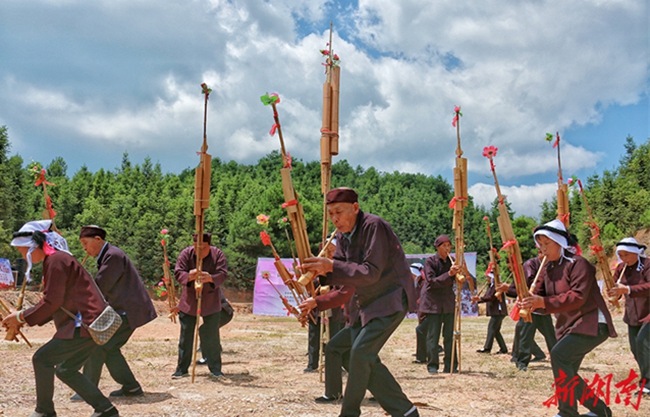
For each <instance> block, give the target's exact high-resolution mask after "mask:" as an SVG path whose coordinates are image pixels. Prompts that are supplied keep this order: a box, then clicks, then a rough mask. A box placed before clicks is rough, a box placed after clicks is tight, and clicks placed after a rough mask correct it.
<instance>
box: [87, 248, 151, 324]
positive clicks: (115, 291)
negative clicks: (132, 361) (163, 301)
mask: <svg viewBox="0 0 650 417" xmlns="http://www.w3.org/2000/svg"><path fill="white" fill-rule="evenodd" d="M97 268H98V270H97V275H95V282H97V285H99V289H100V290H102V293H103V294H104V297H106V300H107V301H108V303H109V304H110V305H111V307H113V308H114V309H115V311H117V312H118V313H119V314H122V313H126V318H127V319H128V320H129V326H130V327H131V328H132V329H137V328H138V327H140V326H144V325H145V324H147V323H149V322H150V321H152V320H154V319H155V318H156V309H155V308H154V306H153V303H152V302H151V297H149V293H147V289H146V288H145V286H144V284H143V283H142V279H141V278H140V275H139V274H138V271H136V269H135V266H134V265H133V263H132V262H131V260H130V259H129V257H128V256H126V253H124V252H123V251H122V249H120V248H118V247H117V246H113V245H111V244H109V243H107V244H106V247H105V249H103V250H102V252H101V253H100V254H99V257H98V258H97Z"/></svg>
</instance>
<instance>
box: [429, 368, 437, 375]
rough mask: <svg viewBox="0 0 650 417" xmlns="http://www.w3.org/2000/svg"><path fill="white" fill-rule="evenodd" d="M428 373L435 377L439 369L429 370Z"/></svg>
mask: <svg viewBox="0 0 650 417" xmlns="http://www.w3.org/2000/svg"><path fill="white" fill-rule="evenodd" d="M427 371H428V372H429V374H431V375H434V374H437V373H438V368H428V369H427Z"/></svg>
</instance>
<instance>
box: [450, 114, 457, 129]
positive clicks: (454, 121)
mask: <svg viewBox="0 0 650 417" xmlns="http://www.w3.org/2000/svg"><path fill="white" fill-rule="evenodd" d="M456 123H458V113H456V115H455V116H454V120H452V121H451V125H452V126H453V127H456Z"/></svg>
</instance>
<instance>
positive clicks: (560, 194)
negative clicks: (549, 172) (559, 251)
mask: <svg viewBox="0 0 650 417" xmlns="http://www.w3.org/2000/svg"><path fill="white" fill-rule="evenodd" d="M546 140H547V141H548V142H552V141H553V135H552V134H551V133H547V134H546ZM553 147H554V148H557V219H558V220H560V221H561V222H562V223H564V227H566V230H569V226H570V219H569V217H570V212H569V192H568V184H567V183H565V182H564V178H563V177H562V159H561V158H560V133H558V132H555V142H553Z"/></svg>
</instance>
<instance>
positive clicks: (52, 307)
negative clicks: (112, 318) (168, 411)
mask: <svg viewBox="0 0 650 417" xmlns="http://www.w3.org/2000/svg"><path fill="white" fill-rule="evenodd" d="M51 226H52V220H40V221H33V222H29V223H27V224H25V225H24V226H23V227H21V228H20V230H19V231H18V232H16V233H14V239H13V240H12V241H11V246H15V247H16V248H17V249H18V250H19V251H20V253H21V254H22V255H23V258H25V259H26V260H27V272H26V276H29V271H30V269H31V268H32V263H39V262H43V299H42V300H41V301H39V302H38V304H36V305H35V306H34V307H31V308H28V309H26V310H20V311H17V312H15V313H12V314H10V315H9V316H7V317H5V319H4V320H3V321H2V325H3V326H5V327H8V328H15V327H20V326H22V325H23V324H25V323H27V324H29V325H30V326H35V325H39V326H42V325H44V324H45V323H48V322H49V321H50V320H53V321H54V326H55V327H56V333H55V334H54V337H53V338H52V340H50V341H49V342H47V343H46V344H44V345H43V346H41V347H40V348H39V349H38V350H37V351H36V353H34V357H33V358H32V362H33V363H34V377H35V378H36V411H34V413H32V415H31V416H30V417H56V411H54V401H53V400H52V397H53V396H54V375H56V376H57V377H59V379H60V380H61V381H63V382H64V383H65V384H66V385H67V386H69V387H70V388H72V389H73V390H74V391H76V392H77V393H78V394H79V395H80V396H81V398H82V399H83V400H84V401H86V402H87V403H88V404H90V405H91V406H92V407H93V408H94V409H95V412H94V413H93V414H92V416H91V417H113V416H118V415H119V413H118V411H117V409H116V408H115V407H114V406H113V404H111V402H110V400H109V399H108V398H106V397H104V395H103V394H102V392H101V391H100V390H99V388H97V386H96V385H95V384H93V383H92V382H91V381H90V380H89V379H88V378H87V377H86V376H84V375H82V374H81V373H80V372H79V369H81V366H82V365H83V364H84V362H85V361H86V359H88V357H89V356H90V355H91V353H92V352H93V351H94V350H95V348H96V347H97V345H96V344H95V342H94V341H93V339H91V337H90V334H89V333H88V330H86V329H85V327H82V326H81V321H83V323H85V324H86V325H88V326H89V325H90V324H91V323H92V322H93V321H95V319H96V318H97V317H99V315H100V314H101V313H102V311H104V308H105V306H106V305H105V303H104V299H103V297H102V294H101V292H100V291H99V288H98V287H97V285H96V284H95V283H94V282H93V278H92V277H91V276H90V274H89V273H88V271H86V270H85V269H84V268H83V266H81V264H80V263H79V262H78V261H77V260H76V259H75V258H74V257H73V256H72V255H71V254H70V252H68V244H67V242H66V241H65V239H64V238H63V237H61V236H60V235H59V234H58V233H56V232H53V231H51V230H50V227H51ZM61 307H63V308H65V309H67V310H68V311H70V312H72V313H73V314H76V315H77V317H79V321H78V322H75V320H73V319H72V318H71V317H69V316H68V315H67V314H66V313H65V312H63V310H62V309H61Z"/></svg>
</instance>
